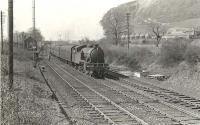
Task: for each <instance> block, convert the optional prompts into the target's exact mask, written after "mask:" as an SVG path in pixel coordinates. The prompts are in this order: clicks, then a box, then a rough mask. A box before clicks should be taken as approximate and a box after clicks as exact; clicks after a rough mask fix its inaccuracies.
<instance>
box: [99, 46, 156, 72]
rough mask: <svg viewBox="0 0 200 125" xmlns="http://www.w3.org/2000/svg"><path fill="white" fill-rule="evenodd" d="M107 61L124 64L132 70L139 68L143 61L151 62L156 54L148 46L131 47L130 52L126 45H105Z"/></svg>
mask: <svg viewBox="0 0 200 125" xmlns="http://www.w3.org/2000/svg"><path fill="white" fill-rule="evenodd" d="M103 49H104V53H105V58H106V63H113V62H114V63H117V64H119V65H124V66H127V67H129V68H131V69H132V70H139V69H140V68H141V65H140V64H142V63H147V62H150V61H148V60H150V59H149V58H151V60H153V59H152V56H153V55H154V54H153V53H152V52H151V51H150V50H149V49H148V48H143V47H139V46H134V47H130V49H129V52H128V50H127V48H126V47H119V46H109V47H105V46H104V47H103Z"/></svg>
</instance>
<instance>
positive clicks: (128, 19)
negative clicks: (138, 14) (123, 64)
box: [126, 13, 130, 49]
mask: <svg viewBox="0 0 200 125" xmlns="http://www.w3.org/2000/svg"><path fill="white" fill-rule="evenodd" d="M126 19H127V37H128V39H127V40H128V41H127V42H128V49H129V43H130V33H129V32H130V31H129V21H130V13H126Z"/></svg>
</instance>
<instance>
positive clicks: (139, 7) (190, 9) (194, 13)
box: [102, 0, 200, 32]
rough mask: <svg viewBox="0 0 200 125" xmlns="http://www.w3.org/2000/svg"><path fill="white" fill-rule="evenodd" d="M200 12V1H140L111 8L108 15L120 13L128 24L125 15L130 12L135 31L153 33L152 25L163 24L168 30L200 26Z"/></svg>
mask: <svg viewBox="0 0 200 125" xmlns="http://www.w3.org/2000/svg"><path fill="white" fill-rule="evenodd" d="M199 10H200V0H138V1H132V2H128V3H124V4H122V5H119V6H118V7H116V8H111V9H110V10H109V11H108V12H107V13H109V12H110V11H112V12H116V11H117V12H119V11H120V14H121V16H123V15H124V17H123V18H124V23H126V18H125V15H126V13H127V12H130V13H131V20H130V22H131V25H132V27H133V26H134V31H136V32H147V31H151V25H152V24H162V25H164V26H165V27H166V28H169V27H174V26H180V27H197V26H200V12H199ZM105 15H107V14H105ZM105 17H106V16H104V18H103V19H102V20H105Z"/></svg>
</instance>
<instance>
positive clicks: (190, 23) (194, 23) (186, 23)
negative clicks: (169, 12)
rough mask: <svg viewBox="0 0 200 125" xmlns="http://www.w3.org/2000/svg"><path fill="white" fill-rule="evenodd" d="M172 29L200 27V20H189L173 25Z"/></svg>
mask: <svg viewBox="0 0 200 125" xmlns="http://www.w3.org/2000/svg"><path fill="white" fill-rule="evenodd" d="M170 26H171V27H197V26H200V18H195V19H188V20H184V21H181V22H174V23H171V25H170Z"/></svg>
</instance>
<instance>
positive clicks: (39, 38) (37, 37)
mask: <svg viewBox="0 0 200 125" xmlns="http://www.w3.org/2000/svg"><path fill="white" fill-rule="evenodd" d="M28 34H29V35H30V36H31V37H33V38H34V33H33V28H30V29H29V30H28ZM35 40H36V41H37V42H41V41H43V40H44V37H43V35H42V33H41V31H40V30H39V29H35Z"/></svg>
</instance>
